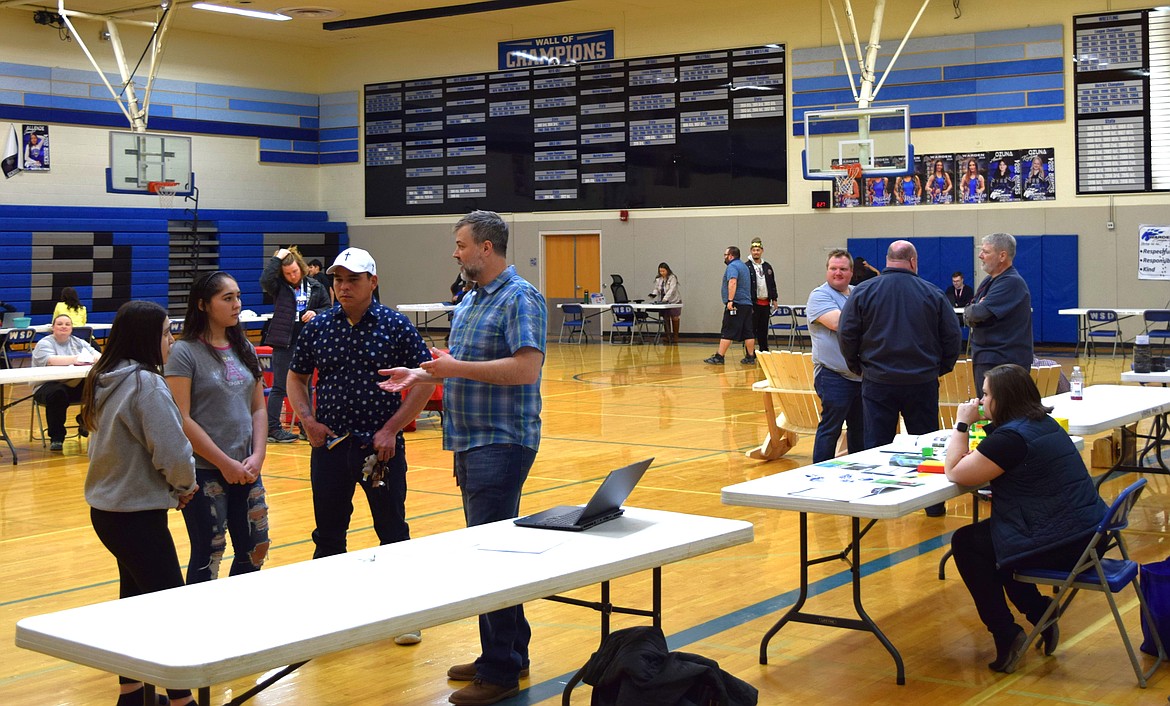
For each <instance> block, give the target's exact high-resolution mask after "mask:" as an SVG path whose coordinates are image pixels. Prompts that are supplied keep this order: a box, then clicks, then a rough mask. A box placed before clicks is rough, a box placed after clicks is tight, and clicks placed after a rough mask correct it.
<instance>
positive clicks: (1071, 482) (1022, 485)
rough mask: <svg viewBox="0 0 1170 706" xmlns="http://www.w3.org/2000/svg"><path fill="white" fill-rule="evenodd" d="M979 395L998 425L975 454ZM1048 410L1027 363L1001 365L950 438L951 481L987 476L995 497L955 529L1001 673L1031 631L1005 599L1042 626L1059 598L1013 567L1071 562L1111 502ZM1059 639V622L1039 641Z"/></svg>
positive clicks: (973, 482)
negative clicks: (982, 514)
mask: <svg viewBox="0 0 1170 706" xmlns="http://www.w3.org/2000/svg"><path fill="white" fill-rule="evenodd" d="M980 401H982V403H983V412H984V414H985V416H986V418H987V419H989V420H991V424H989V425H988V426H987V429H988V434H987V438H986V439H985V440H983V442H981V443H980V444H979V446H978V448H976V449H975V450H974V451H969V450H968V448H969V441H968V435H967V428H968V425H970V424H971V423H973V422H976V421H979V419H980V409H979V403H980ZM1051 411H1052V408H1051V407H1045V406H1044V405H1043V404H1042V403H1041V401H1040V393H1039V391H1038V390H1037V389H1036V385H1035V383H1033V382H1032V378H1031V377H1030V376H1029V374H1028V371H1027V370H1025V369H1023V368H1021V367H1019V366H1018V365H1000V366H998V367H996V368H992V369H991V370H990V371H989V372H988V373H987V377H986V378H984V380H983V398H982V400H971V401H970V402H964V403H963V404H961V405H959V409H958V412H957V414H956V415H955V417H956V419H958V422H957V423H956V424H955V429H954V430H953V431H952V432H951V438H950V441H949V442H948V444H947V455H946V474H947V478H949V479H950V480H952V481H954V482H956V483H959V484H961V485H969V486H978V485H982V484H983V483H990V485H991V491H992V496H993V497H994V498H995V512H994V514H992V516H991V519H988V520H984V521H982V522H978V523H976V524H972V525H965V526H963V527H960V528H959V529H957V530H955V534H954V536H952V537H951V548H952V549H953V551H954V557H955V566H956V567H957V568H958V569H959V574H960V575H961V576H962V577H963V583H965V584H966V585H967V590H968V591H970V592H971V598H972V599H973V600H974V602H975V609H976V610H977V611H978V612H979V619H980V620H982V621H983V624H984V625H986V626H987V630H988V632H990V633H991V636H992V637H993V638H994V639H995V661H994V662H991V663H989V664H988V665H987V666H988V667H990V668H991V669H992V670H993V671H996V672H1002V671H1005V668H1006V667H1007V665H1008V664H1009V663H1010V662H1011V661H1012V660H1013V658H1014V657H1015V656H1016V655H1017V654H1018V653H1019V652H1020V650H1022V649H1023V647H1024V641H1025V639H1026V637H1027V635H1026V633H1025V632H1024V630H1023V628H1021V627H1020V626H1019V625H1017V624H1016V622H1015V619H1014V618H1013V616H1012V612H1011V610H1010V609H1009V608H1008V604H1007V601H1008V600H1010V601H1011V602H1012V605H1014V606H1015V607H1016V609H1017V610H1019V611H1020V612H1021V613H1022V614H1023V615H1024V617H1025V618H1027V619H1028V621H1029V622H1031V623H1032V624H1033V625H1035V624H1036V622H1037V621H1038V620H1039V619H1040V617H1041V616H1042V615H1043V614H1044V611H1045V610H1046V609H1047V608H1048V602H1049V601H1051V600H1052V599H1051V598H1047V597H1045V596H1043V595H1041V594H1040V590H1039V589H1038V588H1037V587H1036V585H1035V584H1030V583H1021V582H1019V581H1016V580H1014V579H1013V578H1012V571H1013V569H1014V568H1016V567H1020V566H1026V567H1029V568H1045V569H1057V570H1068V569H1071V568H1072V567H1073V565H1074V564H1076V562H1077V559H1079V558H1080V556H1081V553H1082V552H1083V551H1084V550H1085V544H1086V542H1088V541H1089V538H1090V537H1091V536H1092V535H1093V531H1094V530H1095V529H1096V526H1097V524H1098V523H1099V522H1100V521H1101V519H1102V518H1103V517H1104V516H1105V512H1106V510H1107V509H1108V507H1107V506H1106V505H1105V502H1104V501H1102V500H1101V498H1100V496H1099V495H1098V494H1097V490H1096V488H1095V487H1094V486H1093V482H1092V480H1091V478H1090V477H1089V471H1088V469H1087V468H1085V462H1084V461H1083V460H1082V459H1081V455H1080V452H1079V451H1077V448H1076V446H1075V445H1074V444H1073V442H1072V440H1071V439H1070V438H1069V436H1068V432H1066V431H1065V430H1064V429H1062V428H1061V427H1060V425H1059V424H1057V423H1056V421H1055V420H1054V419H1053V418H1052V417H1050V416H1048V413H1049V412H1051ZM1005 594H1006V597H1007V600H1005ZM1059 639H1060V634H1059V631H1058V626H1057V625H1055V624H1054V625H1052V626H1051V627H1050V628H1048V629H1046V630H1045V631H1044V632H1043V633H1042V634H1041V636H1040V639H1039V642H1038V645H1037V646H1038V647H1039V648H1040V649H1042V650H1043V651H1044V653H1045V654H1052V652H1053V651H1054V650H1055V649H1056V643H1057V641H1058V640H1059Z"/></svg>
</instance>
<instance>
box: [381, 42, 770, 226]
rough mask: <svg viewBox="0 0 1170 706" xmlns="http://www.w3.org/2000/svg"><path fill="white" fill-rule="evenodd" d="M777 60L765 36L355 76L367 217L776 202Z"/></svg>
mask: <svg viewBox="0 0 1170 706" xmlns="http://www.w3.org/2000/svg"><path fill="white" fill-rule="evenodd" d="M578 36H585V35H578ZM566 51H569V50H566ZM785 56H786V55H785V49H784V46H783V45H779V44H768V45H764V46H755V47H741V48H736V49H725V50H716V51H707V52H698V53H692V54H678V55H667V56H656V57H646V58H639V59H624V60H620V61H598V62H590V63H580V64H574V65H552V66H544V67H540V68H518V69H508V70H503V71H497V72H494V73H484V74H469V75H463V76H447V77H441V78H429V79H417V80H412V81H399V82H390V83H377V84H369V85H366V86H365V96H364V100H365V102H364V110H365V131H366V141H365V171H366V215H367V216H369V217H374V216H399V215H427V214H449V213H464V212H467V211H470V210H472V209H475V208H491V209H493V210H497V211H550V210H558V211H570V210H591V209H612V208H660V207H693V206H724V205H751V204H785V203H787V201H788V174H787V146H786V139H785V114H786V105H785V97H784V93H785V91H784V88H785V81H786V75H785Z"/></svg>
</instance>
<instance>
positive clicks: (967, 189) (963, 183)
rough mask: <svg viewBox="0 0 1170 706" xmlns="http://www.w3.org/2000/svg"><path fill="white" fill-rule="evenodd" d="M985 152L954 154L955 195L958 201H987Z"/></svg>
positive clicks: (986, 156)
mask: <svg viewBox="0 0 1170 706" xmlns="http://www.w3.org/2000/svg"><path fill="white" fill-rule="evenodd" d="M987 158H988V154H987V153H986V152H967V153H964V154H957V155H955V196H956V200H957V201H958V202H959V203H985V202H986V201H987Z"/></svg>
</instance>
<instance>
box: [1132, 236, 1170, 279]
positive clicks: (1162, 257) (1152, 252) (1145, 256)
mask: <svg viewBox="0 0 1170 706" xmlns="http://www.w3.org/2000/svg"><path fill="white" fill-rule="evenodd" d="M1138 279H1170V226H1138Z"/></svg>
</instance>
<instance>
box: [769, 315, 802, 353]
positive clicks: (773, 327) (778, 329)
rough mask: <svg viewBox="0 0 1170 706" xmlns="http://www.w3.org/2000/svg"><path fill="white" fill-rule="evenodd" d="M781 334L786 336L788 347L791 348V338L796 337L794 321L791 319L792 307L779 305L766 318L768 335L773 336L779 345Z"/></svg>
mask: <svg viewBox="0 0 1170 706" xmlns="http://www.w3.org/2000/svg"><path fill="white" fill-rule="evenodd" d="M783 333H787V334H788V347H789V348H792V341H793V337H794V336H795V335H796V319H794V318H793V317H792V307H790V306H784V305H780V306H777V307H776V308H775V309H774V310H773V311H772V314H771V316H769V317H768V335H769V336H774V337H775V338H776V342H777V343H779V341H780V337H781V335H783Z"/></svg>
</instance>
